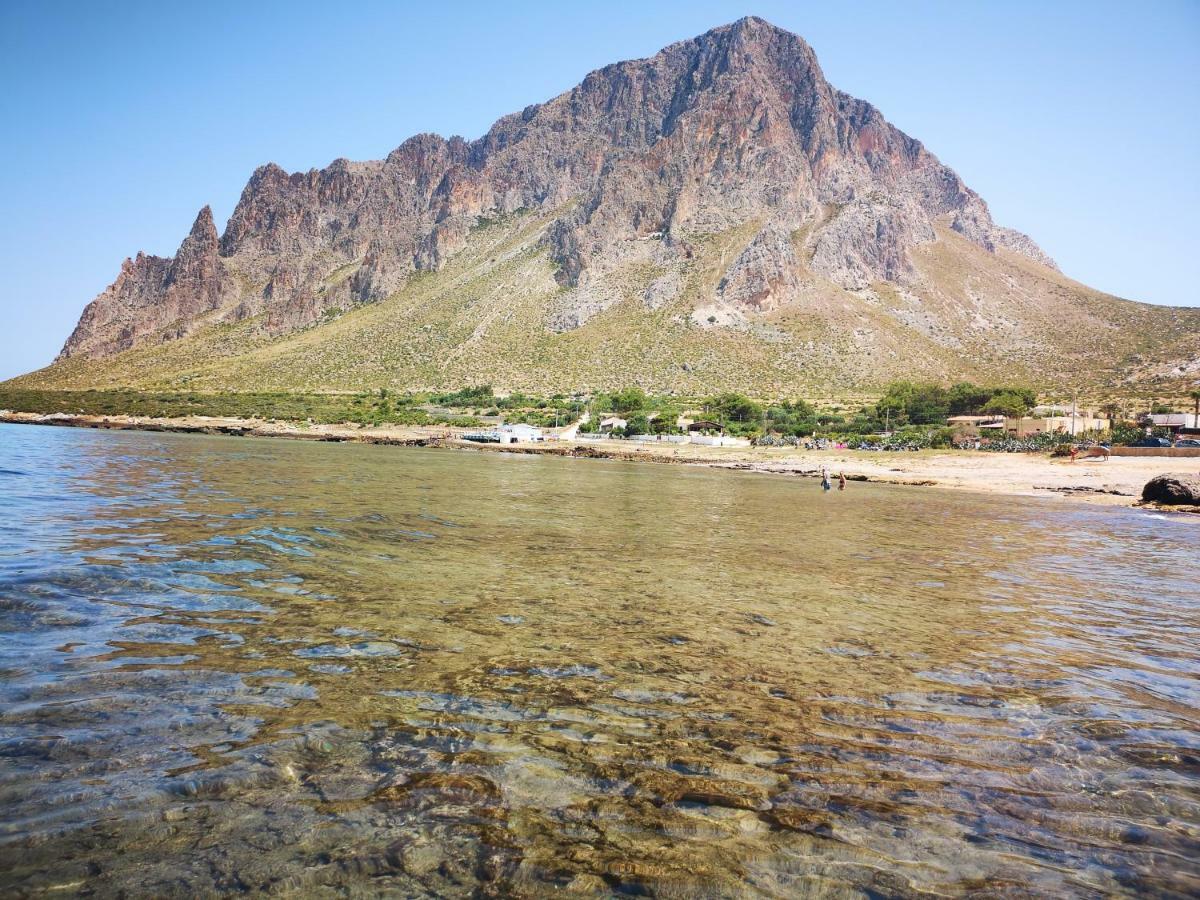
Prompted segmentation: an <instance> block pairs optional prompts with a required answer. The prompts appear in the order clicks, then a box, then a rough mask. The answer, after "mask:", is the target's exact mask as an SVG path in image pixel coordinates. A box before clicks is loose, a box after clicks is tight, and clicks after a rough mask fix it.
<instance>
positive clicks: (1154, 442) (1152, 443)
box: [1129, 437, 1171, 447]
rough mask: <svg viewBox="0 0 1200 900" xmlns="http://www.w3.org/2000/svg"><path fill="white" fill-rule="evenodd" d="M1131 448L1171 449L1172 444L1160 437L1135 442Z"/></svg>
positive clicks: (1145, 438)
mask: <svg viewBox="0 0 1200 900" xmlns="http://www.w3.org/2000/svg"><path fill="white" fill-rule="evenodd" d="M1129 446H1130V447H1170V446H1171V442H1170V441H1168V440H1167V439H1166V438H1160V437H1144V438H1142V439H1141V440H1138V441H1134V442H1133V443H1132V444H1130V445H1129Z"/></svg>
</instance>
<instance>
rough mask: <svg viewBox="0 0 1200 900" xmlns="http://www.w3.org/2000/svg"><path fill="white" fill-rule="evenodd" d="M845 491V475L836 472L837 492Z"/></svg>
mask: <svg viewBox="0 0 1200 900" xmlns="http://www.w3.org/2000/svg"><path fill="white" fill-rule="evenodd" d="M845 489H846V473H845V472H838V490H839V491H844V490H845Z"/></svg>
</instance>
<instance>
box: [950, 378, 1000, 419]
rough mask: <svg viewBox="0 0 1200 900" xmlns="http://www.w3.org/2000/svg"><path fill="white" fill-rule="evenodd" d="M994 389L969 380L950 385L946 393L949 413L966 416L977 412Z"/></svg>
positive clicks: (990, 396) (989, 397)
mask: <svg viewBox="0 0 1200 900" xmlns="http://www.w3.org/2000/svg"><path fill="white" fill-rule="evenodd" d="M993 393H994V391H993V390H992V389H991V388H985V387H980V386H979V385H977V384H971V382H969V381H960V382H958V383H957V384H955V385H953V386H951V388H950V390H949V392H948V393H947V395H946V402H947V403H948V404H949V407H950V415H952V416H966V415H971V414H973V413H978V412H979V411H980V410H981V409H983V407H984V405H985V404H986V403H987V402H988V401H989V400H990V399H992V394H993Z"/></svg>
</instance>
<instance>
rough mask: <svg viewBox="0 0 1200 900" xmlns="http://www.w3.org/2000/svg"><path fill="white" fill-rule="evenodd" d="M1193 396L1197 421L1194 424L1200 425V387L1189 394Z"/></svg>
mask: <svg viewBox="0 0 1200 900" xmlns="http://www.w3.org/2000/svg"><path fill="white" fill-rule="evenodd" d="M1188 396H1189V397H1191V398H1192V403H1194V404H1195V411H1194V415H1195V416H1196V421H1195V422H1194V423H1193V424H1196V425H1200V389H1197V390H1194V391H1192V392H1190V393H1189V394H1188Z"/></svg>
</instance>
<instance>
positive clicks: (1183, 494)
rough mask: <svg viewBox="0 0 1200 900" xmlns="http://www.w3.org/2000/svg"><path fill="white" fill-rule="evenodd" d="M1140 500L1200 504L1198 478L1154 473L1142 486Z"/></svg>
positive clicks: (1175, 503) (1168, 503)
mask: <svg viewBox="0 0 1200 900" xmlns="http://www.w3.org/2000/svg"><path fill="white" fill-rule="evenodd" d="M1142 500H1143V502H1146V503H1161V504H1163V505H1164V506H1200V478H1197V477H1196V476H1193V475H1156V476H1154V477H1153V478H1151V479H1150V480H1149V481H1147V482H1146V486H1145V487H1144V488H1142Z"/></svg>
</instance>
